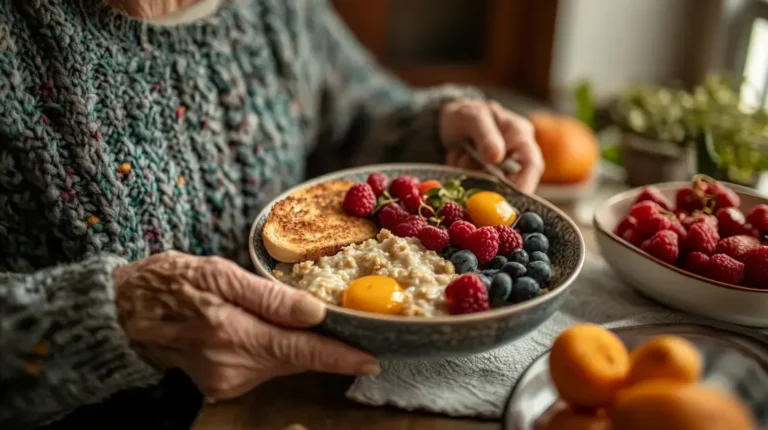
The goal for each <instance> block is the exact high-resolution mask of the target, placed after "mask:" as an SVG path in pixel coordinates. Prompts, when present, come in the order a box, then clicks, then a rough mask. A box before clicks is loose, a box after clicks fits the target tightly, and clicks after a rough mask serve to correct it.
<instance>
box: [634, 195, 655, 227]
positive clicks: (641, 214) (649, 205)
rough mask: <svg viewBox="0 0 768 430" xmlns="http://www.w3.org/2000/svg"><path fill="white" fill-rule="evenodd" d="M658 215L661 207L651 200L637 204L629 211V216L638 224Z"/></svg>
mask: <svg viewBox="0 0 768 430" xmlns="http://www.w3.org/2000/svg"><path fill="white" fill-rule="evenodd" d="M657 213H659V205H657V204H656V203H654V202H652V201H650V200H646V201H644V202H640V203H636V204H635V205H633V206H632V209H630V210H629V215H630V216H631V217H633V218H635V219H636V220H637V221H638V222H639V221H640V220H641V219H645V218H649V217H650V216H652V215H656V214H657Z"/></svg>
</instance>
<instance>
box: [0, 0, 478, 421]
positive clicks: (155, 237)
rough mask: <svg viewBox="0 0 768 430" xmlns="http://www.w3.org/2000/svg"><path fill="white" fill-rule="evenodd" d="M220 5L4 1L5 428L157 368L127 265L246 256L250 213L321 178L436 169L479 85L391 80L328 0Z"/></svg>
mask: <svg viewBox="0 0 768 430" xmlns="http://www.w3.org/2000/svg"><path fill="white" fill-rule="evenodd" d="M223 3H224V4H223V5H222V6H221V7H220V9H219V10H218V11H217V12H216V14H215V15H214V16H212V17H209V18H206V19H205V20H203V21H200V22H196V23H193V24H189V25H183V26H178V27H166V26H153V25H150V24H147V23H145V22H142V21H138V20H135V19H132V18H128V17H126V16H125V15H123V14H121V13H118V12H117V11H116V10H114V9H113V8H111V7H110V6H107V5H106V4H104V3H101V2H100V1H98V0H2V1H0V428H26V427H32V426H35V425H38V424H40V423H45V422H50V421H53V420H57V419H59V418H60V417H62V416H64V415H66V414H67V413H69V412H70V411H72V410H74V409H77V408H78V407H80V406H82V405H85V404H91V403H95V402H99V401H100V400H102V399H104V398H106V397H107V396H109V395H111V394H113V393H115V392H117V391H120V390H123V389H126V388H130V387H136V386H143V385H151V384H153V383H154V382H155V381H156V380H157V379H158V377H159V375H158V373H157V372H156V371H155V370H154V369H152V368H150V367H149V366H148V365H146V364H145V363H144V362H143V361H142V360H141V359H140V358H139V357H138V356H137V355H136V354H135V353H134V352H133V351H132V350H131V349H130V348H129V346H128V342H127V339H126V338H125V336H124V334H123V333H122V331H121V329H120V327H119V324H118V322H117V318H116V311H115V307H114V304H113V291H112V285H111V271H112V269H113V268H114V267H116V266H117V265H119V264H124V263H126V262H129V261H133V260H136V259H140V258H143V257H146V256H148V255H150V254H154V253H158V252H161V251H164V250H168V249H176V250H180V251H184V252H188V253H192V254H197V255H221V256H225V257H227V258H230V259H233V260H236V261H238V262H240V263H241V264H247V258H246V250H247V248H246V246H245V241H246V238H247V230H248V226H249V223H250V222H251V220H252V218H253V217H254V216H255V215H256V213H257V212H258V211H259V209H260V208H261V207H262V205H264V204H265V203H266V202H268V201H269V200H270V199H271V198H272V197H274V196H275V195H276V194H277V193H279V192H280V191H282V190H284V189H285V188H286V187H289V186H292V185H294V184H297V183H298V182H300V181H301V180H302V179H303V176H304V174H305V172H306V171H307V170H309V171H311V172H319V171H320V170H333V169H336V168H339V167H343V166H345V165H349V164H360V163H368V162H375V161H384V160H392V159H394V157H395V156H397V157H399V158H407V159H412V160H419V161H423V160H424V159H426V158H427V157H430V156H434V155H435V153H436V148H437V147H438V145H436V144H435V143H436V142H438V138H437V113H438V110H439V106H440V104H441V103H442V102H443V101H445V100H449V99H454V98H458V97H474V96H479V94H478V93H476V92H475V91H473V90H471V89H462V88H454V87H443V88H436V89H429V90H424V91H412V90H411V89H409V88H407V87H406V86H404V85H402V84H401V83H399V82H398V81H396V80H395V79H392V78H391V77H390V76H388V75H387V74H385V73H383V72H382V71H381V70H380V69H379V68H378V67H377V66H376V65H375V63H374V62H373V61H372V60H371V59H370V58H369V57H368V56H367V54H366V53H365V52H364V51H363V50H362V49H361V47H360V46H359V45H358V44H357V42H356V41H355V40H354V39H353V37H352V36H351V35H350V34H349V33H348V30H347V29H346V28H345V27H344V26H343V25H342V24H341V23H340V21H339V18H338V17H337V16H336V15H335V13H334V12H333V10H332V9H331V8H330V6H328V4H327V2H326V1H325V0H231V1H225V2H223ZM318 142H320V143H319V144H318ZM307 160H310V161H307ZM308 168H311V169H308Z"/></svg>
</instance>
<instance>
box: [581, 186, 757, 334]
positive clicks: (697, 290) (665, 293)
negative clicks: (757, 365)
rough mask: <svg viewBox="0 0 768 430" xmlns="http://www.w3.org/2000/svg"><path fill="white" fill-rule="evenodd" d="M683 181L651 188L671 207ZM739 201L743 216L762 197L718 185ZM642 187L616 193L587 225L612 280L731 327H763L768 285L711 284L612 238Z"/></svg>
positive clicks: (708, 280) (747, 190) (751, 191)
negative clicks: (592, 228) (618, 279)
mask: <svg viewBox="0 0 768 430" xmlns="http://www.w3.org/2000/svg"><path fill="white" fill-rule="evenodd" d="M685 184H687V182H665V183H661V184H655V185H654V186H655V187H656V188H658V189H659V190H660V191H661V193H662V194H664V196H666V197H667V198H668V199H669V200H670V201H672V202H674V199H675V193H676V191H677V190H678V189H680V187H682V186H684V185H685ZM723 185H726V186H728V187H729V188H731V189H732V190H734V191H735V192H736V194H738V196H739V198H741V207H740V209H741V210H742V211H744V212H746V211H748V210H749V209H750V208H751V207H753V206H755V205H757V204H761V203H764V204H768V198H765V197H763V196H760V195H758V194H756V193H755V190H753V189H751V188H747V187H743V186H740V185H734V184H723ZM641 191H642V187H640V188H635V189H632V190H629V191H625V192H623V193H619V194H617V195H615V196H613V197H611V198H610V199H608V200H606V201H605V202H603V203H602V204H601V205H600V207H599V208H598V209H597V210H596V211H595V216H594V219H593V223H594V226H595V229H596V231H597V243H598V245H599V246H600V252H601V254H602V256H603V257H604V258H605V260H606V261H607V262H608V264H609V265H610V266H611V267H613V269H614V270H615V271H616V272H617V273H618V275H619V276H620V277H621V278H622V279H624V280H625V281H626V282H627V283H629V284H630V285H631V286H632V287H634V288H635V289H636V290H638V291H639V292H641V293H642V294H644V295H646V296H648V297H650V298H652V299H654V300H656V301H658V302H661V303H663V304H666V305H668V306H671V307H674V308H677V309H680V310H683V311H686V312H690V313H692V314H697V315H702V316H705V317H709V318H712V319H716V320H720V321H725V322H729V323H734V324H740V325H746V326H753V327H768V285H766V289H764V290H763V289H757V288H748V287H741V286H736V285H729V284H725V283H722V282H718V281H713V280H710V279H707V278H704V277H701V276H698V275H695V274H693V273H689V272H686V271H684V270H682V269H680V268H678V267H675V266H673V265H671V264H667V263H665V262H663V261H661V260H658V259H656V258H654V257H652V256H650V255H649V254H646V253H645V252H643V251H642V250H640V249H639V248H636V247H635V246H633V245H632V244H630V243H629V242H627V241H625V240H624V239H622V238H620V237H619V236H617V235H615V234H613V230H614V229H615V227H616V225H618V223H619V222H620V221H621V219H622V218H623V217H624V216H625V215H626V214H627V212H629V209H630V207H631V206H632V204H633V203H634V201H635V199H636V198H637V195H638V194H640V192H641Z"/></svg>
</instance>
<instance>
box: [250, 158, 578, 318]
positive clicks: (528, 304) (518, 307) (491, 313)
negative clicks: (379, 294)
mask: <svg viewBox="0 0 768 430" xmlns="http://www.w3.org/2000/svg"><path fill="white" fill-rule="evenodd" d="M376 169H386V170H393V169H428V170H433V171H434V170H437V171H444V172H449V173H456V174H458V175H464V176H467V177H468V178H470V177H473V178H479V179H485V180H489V181H492V182H495V183H497V184H499V185H500V186H502V187H508V186H507V185H504V184H501V183H500V182H499V181H498V180H496V179H495V178H494V177H493V176H491V175H489V174H487V173H485V172H480V171H472V170H467V169H462V168H458V167H451V166H445V165H441V164H430V163H382V164H369V165H365V166H359V167H352V168H349V169H343V170H337V171H335V172H331V173H326V174H324V175H321V176H318V177H316V178H313V179H310V180H308V181H305V182H302V183H300V184H298V185H296V186H294V187H291V188H289V189H288V190H286V191H284V192H283V193H281V194H279V195H278V196H276V197H275V198H273V199H272V200H271V201H270V202H269V203H267V204H266V205H265V206H264V207H263V208H262V210H261V211H259V214H258V215H256V217H255V218H254V219H253V222H252V223H251V228H250V231H249V233H248V253H249V254H250V257H251V262H252V263H253V265H254V266H255V267H256V270H257V271H258V273H259V274H260V275H261V276H264V277H265V278H267V279H269V280H271V281H273V282H278V283H279V282H280V281H278V280H277V278H275V277H274V276H273V275H272V273H271V272H270V271H269V270H268V269H267V268H265V267H264V265H262V264H261V262H260V261H259V259H258V258H257V257H256V254H255V250H254V246H253V238H254V235H255V234H256V224H257V222H258V220H260V219H262V217H266V216H267V215H269V212H270V211H271V210H272V206H274V204H275V203H276V202H278V201H280V200H283V199H285V198H286V197H288V195H290V194H291V193H294V192H296V191H297V190H300V189H302V188H305V187H308V186H312V185H316V184H318V183H321V182H326V181H330V180H333V179H336V178H338V177H341V176H346V175H350V174H355V173H362V172H367V171H371V172H372V171H375V170H376ZM514 191H515V192H518V193H521V194H523V195H524V196H525V197H527V198H530V199H533V200H535V201H537V202H539V203H541V204H543V205H544V206H546V207H547V208H549V209H550V210H552V211H553V212H555V213H556V214H557V215H558V216H559V217H560V218H561V219H563V221H564V222H566V223H567V224H568V225H569V226H570V227H571V228H572V229H573V230H574V231H575V232H576V236H577V237H578V239H579V241H578V242H579V260H578V262H577V263H576V267H575V269H574V270H573V271H572V273H571V274H570V275H569V276H568V277H567V278H566V279H565V280H563V282H562V283H560V285H558V286H557V287H556V288H555V289H554V290H551V291H549V292H548V293H546V294H543V295H541V296H539V297H536V298H535V299H531V300H528V301H525V302H523V303H519V304H515V305H511V306H505V307H503V308H497V309H490V310H488V311H484V312H477V313H472V314H465V315H441V316H436V317H430V318H413V317H403V316H399V315H383V314H375V313H372V312H363V311H357V310H352V309H345V308H343V307H341V306H337V305H334V304H331V303H325V305H326V309H327V312H328V313H337V314H342V315H346V316H353V317H358V318H364V319H367V320H371V321H380V322H389V323H400V324H409V325H410V324H417V325H442V324H446V323H459V322H470V321H482V320H493V319H496V318H503V317H505V316H507V315H512V314H516V313H519V312H522V311H525V310H528V309H532V308H535V307H537V306H539V305H541V304H543V303H546V302H548V301H550V300H554V299H555V298H556V297H558V296H560V295H561V294H562V293H563V292H564V291H566V290H567V289H568V288H569V287H570V286H571V285H572V284H573V281H574V280H576V278H577V277H578V275H579V273H581V269H582V268H583V267H584V260H585V259H586V244H585V242H584V235H583V234H582V233H581V230H580V229H579V227H578V225H577V224H576V223H575V222H574V221H573V220H572V219H571V218H570V217H569V216H568V215H566V214H565V212H563V211H562V210H560V209H559V208H558V207H556V206H555V205H553V204H552V203H550V202H548V201H546V200H544V199H542V198H541V197H538V196H535V195H530V194H527V193H522V192H520V191H518V190H514Z"/></svg>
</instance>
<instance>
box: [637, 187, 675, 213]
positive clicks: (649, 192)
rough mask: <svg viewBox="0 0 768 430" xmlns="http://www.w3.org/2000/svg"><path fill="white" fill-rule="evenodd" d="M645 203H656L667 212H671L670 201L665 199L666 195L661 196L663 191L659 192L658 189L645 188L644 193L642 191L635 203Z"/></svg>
mask: <svg viewBox="0 0 768 430" xmlns="http://www.w3.org/2000/svg"><path fill="white" fill-rule="evenodd" d="M644 201H650V202H654V203H656V204H657V205H659V206H661V207H662V208H664V209H666V210H669V207H670V204H669V200H667V198H666V197H664V195H663V194H661V191H659V189H658V188H656V187H645V188H643V191H641V192H640V194H639V195H638V196H637V199H636V200H635V203H640V202H644Z"/></svg>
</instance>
